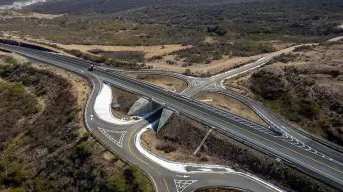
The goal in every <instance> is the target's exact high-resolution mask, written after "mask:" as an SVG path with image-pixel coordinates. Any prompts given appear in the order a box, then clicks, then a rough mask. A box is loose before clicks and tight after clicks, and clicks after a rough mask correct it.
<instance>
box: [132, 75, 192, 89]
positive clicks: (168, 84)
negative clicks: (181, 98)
mask: <svg viewBox="0 0 343 192" xmlns="http://www.w3.org/2000/svg"><path fill="white" fill-rule="evenodd" d="M127 75H128V76H130V77H133V78H136V79H139V80H143V81H146V82H148V83H151V84H154V85H157V86H159V87H162V88H164V89H167V90H169V91H172V92H176V93H180V92H182V91H183V90H185V89H186V88H187V82H186V81H184V80H182V79H178V78H175V77H171V76H166V75H144V74H133V73H129V74H127Z"/></svg>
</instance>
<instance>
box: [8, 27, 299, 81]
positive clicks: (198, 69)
mask: <svg viewBox="0 0 343 192" xmlns="http://www.w3.org/2000/svg"><path fill="white" fill-rule="evenodd" d="M3 36H4V37H5V38H11V39H13V40H16V41H21V42H28V43H33V44H36V45H41V46H43V47H46V48H50V49H52V50H54V51H56V52H60V53H63V54H67V53H65V52H63V51H62V50H60V49H57V48H56V46H57V47H59V48H63V49H77V50H80V51H82V52H87V53H88V54H89V52H88V51H89V50H92V49H101V50H104V51H142V52H144V53H145V58H146V59H148V58H151V57H153V56H162V59H158V60H154V61H148V62H146V65H147V66H151V67H153V68H154V69H158V70H165V71H172V72H177V73H184V72H185V70H186V69H190V70H191V72H192V73H193V74H197V75H202V74H208V75H215V74H218V73H220V72H222V71H227V70H229V69H232V68H235V67H237V66H240V65H243V64H245V63H249V62H252V61H256V60H258V59H260V58H262V57H264V56H266V55H267V54H259V55H255V56H251V57H233V58H231V57H224V58H223V59H220V60H215V61H212V62H211V63H209V64H195V65H192V66H188V67H183V66H182V64H183V62H182V61H178V60H176V59H175V55H168V54H170V53H172V52H174V51H178V50H181V49H185V48H189V46H182V45H160V46H103V45H65V44H58V43H51V42H49V41H47V40H45V39H34V38H31V37H29V36H25V37H19V36H17V35H16V33H15V32H3ZM268 43H270V42H268ZM49 44H51V45H52V44H53V45H54V47H51V46H49ZM273 44H274V45H275V47H276V48H277V50H279V51H277V52H276V53H288V52H291V51H292V50H293V49H294V48H295V47H297V46H291V44H280V42H274V43H273ZM290 46H291V47H290ZM298 46H299V45H298ZM67 55H69V56H71V55H70V54H67ZM168 61H172V62H174V63H175V64H172V65H171V64H168Z"/></svg>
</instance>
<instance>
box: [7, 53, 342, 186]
mask: <svg viewBox="0 0 343 192" xmlns="http://www.w3.org/2000/svg"><path fill="white" fill-rule="evenodd" d="M6 47H10V49H12V50H13V51H15V52H18V53H21V54H23V55H25V56H28V57H31V58H34V59H37V60H40V61H43V62H46V63H49V64H53V65H57V66H60V67H63V68H66V69H68V70H71V71H74V72H77V73H80V74H81V75H83V76H85V77H91V79H93V81H94V84H93V86H94V88H93V90H94V92H95V93H97V92H98V91H99V89H100V87H101V84H100V83H99V84H98V85H97V83H96V82H95V81H96V80H97V81H98V82H99V80H106V81H107V82H109V83H110V84H113V85H115V86H119V87H121V88H123V89H126V90H128V91H132V92H135V93H138V94H140V95H145V96H148V97H150V98H152V99H154V100H155V101H156V102H159V103H163V104H165V105H166V106H168V107H169V108H172V109H174V110H175V111H178V112H180V113H182V114H185V115H187V116H189V117H192V118H195V119H199V120H200V121H202V122H204V123H206V124H209V125H211V126H213V127H215V129H217V130H218V131H220V132H222V133H225V134H227V135H230V136H233V137H235V138H236V139H239V140H244V141H245V142H246V143H247V144H249V145H252V146H255V147H259V148H260V149H261V150H265V151H267V152H269V153H272V154H274V155H276V156H278V157H280V158H281V159H285V160H287V161H289V162H291V163H292V164H294V165H295V166H298V167H300V168H302V169H306V170H308V171H311V172H313V173H316V174H318V175H320V177H321V178H322V179H323V180H325V181H327V182H330V183H332V184H335V185H337V186H339V187H342V186H343V181H342V178H343V166H342V164H340V163H339V162H336V161H332V160H330V159H328V158H326V157H323V156H320V155H318V154H316V153H314V152H313V151H311V150H307V149H306V148H303V147H300V146H298V145H297V144H294V143H292V142H291V141H286V140H284V139H283V138H280V137H279V136H276V135H273V134H271V133H270V132H268V131H266V130H265V129H261V128H260V127H256V126H255V125H254V124H252V123H251V122H246V121H242V119H237V118H235V117H232V116H231V115H230V114H227V113H225V112H224V111H221V110H218V109H216V108H214V107H211V106H209V105H206V104H204V103H201V102H197V101H194V100H192V99H190V98H187V97H183V96H180V95H179V94H175V93H172V92H169V91H166V90H163V89H161V88H158V87H156V86H152V85H149V84H146V83H143V82H139V81H137V80H134V79H131V78H127V77H124V76H122V75H120V74H118V73H109V72H106V71H103V70H101V71H94V72H91V73H90V72H88V71H87V67H88V66H89V63H88V62H85V61H82V60H78V59H74V58H69V57H66V56H61V55H57V54H51V53H46V52H41V51H36V50H30V49H26V48H20V47H13V46H6ZM100 82H101V81H100ZM93 95H94V94H92V97H91V98H90V102H89V105H87V112H86V114H85V115H86V118H87V123H88V124H89V128H90V129H91V131H92V133H94V134H95V136H97V137H98V138H99V139H100V141H101V142H104V143H105V144H106V145H107V146H112V147H114V149H113V150H114V151H115V152H116V153H119V154H120V155H121V156H123V157H124V158H125V159H128V160H129V161H130V162H133V163H134V164H137V165H138V166H139V167H141V168H142V169H143V170H144V171H146V172H147V173H148V174H149V175H151V176H152V178H153V180H154V181H155V183H156V186H157V188H158V189H161V190H162V191H165V189H166V187H167V186H168V190H176V191H181V190H177V188H176V186H177V185H176V183H177V182H175V180H174V179H175V178H177V176H176V175H175V173H172V172H170V171H168V170H165V169H163V168H161V167H159V166H157V165H154V164H151V163H149V161H148V160H145V161H144V157H143V156H142V155H140V154H139V153H138V151H135V150H136V149H135V148H134V145H130V143H132V142H133V141H131V138H132V135H134V134H135V133H136V131H137V130H139V129H140V128H142V126H144V125H141V126H138V127H136V128H127V127H126V128H124V129H125V130H126V131H127V132H126V134H125V135H129V137H126V136H125V137H124V139H123V143H125V141H127V143H128V144H127V147H125V145H124V144H122V147H121V148H120V147H119V148H120V149H116V148H115V147H116V146H115V145H114V144H113V142H112V141H111V140H109V139H108V137H106V136H105V134H103V133H102V132H101V130H103V129H108V130H111V129H115V130H116V131H117V130H120V129H123V128H120V127H116V128H114V127H113V125H109V126H108V127H106V126H107V125H106V123H104V122H102V121H101V123H100V120H99V119H96V117H95V116H94V114H93V113H92V103H93V102H92V99H94V96H93ZM93 101H94V100H93ZM91 115H93V116H91ZM90 122H91V123H93V122H94V124H91V123H90ZM99 124H101V126H102V127H101V128H103V129H99V128H98V125H99ZM110 128H111V129H110ZM125 138H126V139H125ZM109 142H110V143H109ZM111 143H112V144H111ZM130 146H131V147H130ZM128 151H129V152H128ZM150 169H151V170H150ZM152 170H155V172H156V173H154V171H152ZM157 170H158V171H157ZM159 173H160V174H161V175H163V177H162V176H161V175H159ZM191 175H192V176H190V177H187V180H188V181H193V180H194V181H195V180H197V181H196V182H194V183H192V184H190V185H189V187H188V188H186V189H185V191H186V190H192V189H195V188H198V187H202V186H208V185H228V177H230V181H231V179H232V182H230V184H229V185H231V186H234V185H239V186H240V187H241V188H244V189H245V188H249V187H252V186H254V184H253V183H254V182H253V183H252V180H251V179H243V178H237V177H238V176H237V175H234V176H231V174H224V175H223V174H214V175H213V176H212V175H211V176H210V175H209V174H199V173H197V174H191ZM164 176H165V177H164ZM231 177H232V178H231ZM162 178H163V179H162ZM173 178H174V179H173ZM221 179H223V180H222V181H223V183H222V184H220V181H221ZM162 180H163V181H162ZM179 180H185V179H184V178H183V179H179ZM245 180H247V181H245ZM200 181H201V182H200ZM224 181H225V183H224ZM235 181H237V182H235ZM163 183H164V184H165V185H164V188H165V189H163ZM173 184H174V185H173ZM186 184H187V183H186ZM252 189H253V191H266V186H264V185H261V184H257V186H254V187H253V188H252Z"/></svg>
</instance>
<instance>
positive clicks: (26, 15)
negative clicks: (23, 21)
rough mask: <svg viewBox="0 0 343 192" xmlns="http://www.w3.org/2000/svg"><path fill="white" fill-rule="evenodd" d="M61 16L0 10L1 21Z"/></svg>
mask: <svg viewBox="0 0 343 192" xmlns="http://www.w3.org/2000/svg"><path fill="white" fill-rule="evenodd" d="M60 16H62V14H61V15H52V14H42V13H35V12H24V11H12V10H1V9H0V18H2V19H13V18H27V19H54V18H56V17H60Z"/></svg>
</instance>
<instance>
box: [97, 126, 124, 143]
mask: <svg viewBox="0 0 343 192" xmlns="http://www.w3.org/2000/svg"><path fill="white" fill-rule="evenodd" d="M98 129H99V130H100V131H101V133H103V134H104V135H105V136H106V137H107V138H108V139H110V140H111V141H112V142H113V143H115V144H116V145H118V146H119V147H120V148H123V140H124V136H125V134H126V132H127V131H115V130H109V129H103V128H100V127H98ZM108 133H115V134H120V138H119V140H116V139H114V138H113V137H112V136H111V135H109V134H108Z"/></svg>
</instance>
